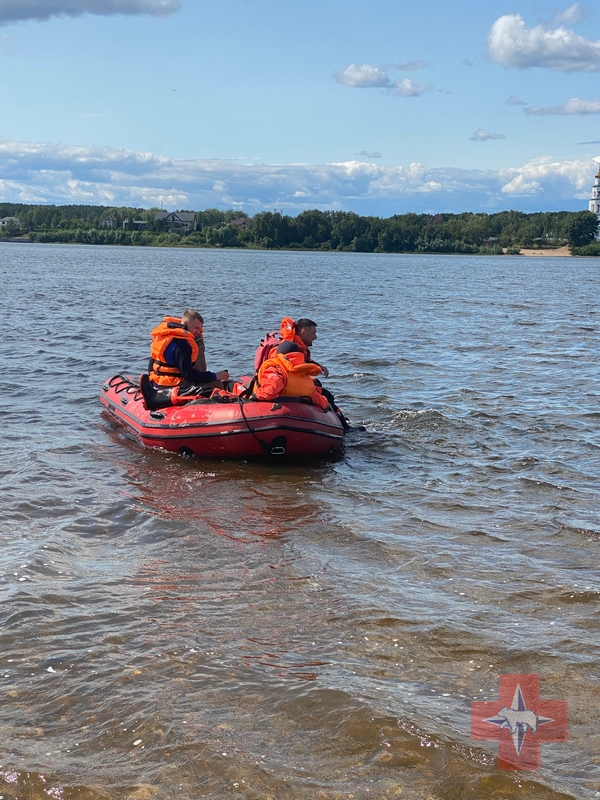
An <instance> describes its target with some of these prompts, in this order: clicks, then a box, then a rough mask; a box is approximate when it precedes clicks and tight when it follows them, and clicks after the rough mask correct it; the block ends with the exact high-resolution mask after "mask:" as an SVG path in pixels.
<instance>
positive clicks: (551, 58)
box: [488, 14, 600, 72]
mask: <svg viewBox="0 0 600 800" xmlns="http://www.w3.org/2000/svg"><path fill="white" fill-rule="evenodd" d="M488 56H489V59H490V61H493V62H494V63H496V64H502V65H503V66H505V67H517V68H518V69H525V68H527V67H545V68H546V69H552V70H559V71H562V72H598V71H600V41H598V42H590V41H588V40H587V39H584V38H583V37H582V36H579V34H577V33H575V32H574V31H572V30H570V29H569V28H565V27H562V26H561V27H558V28H549V27H547V26H546V25H536V26H535V27H534V28H526V27H525V21H524V19H523V17H522V16H521V15H520V14H507V15H505V16H503V17H500V18H499V19H497V20H496V22H494V24H493V25H492V29H491V31H490V34H489V36H488Z"/></svg>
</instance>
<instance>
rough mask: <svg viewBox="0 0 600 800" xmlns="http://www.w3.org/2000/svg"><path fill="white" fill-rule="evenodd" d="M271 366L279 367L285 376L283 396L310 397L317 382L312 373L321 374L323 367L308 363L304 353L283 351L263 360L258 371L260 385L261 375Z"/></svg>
mask: <svg viewBox="0 0 600 800" xmlns="http://www.w3.org/2000/svg"><path fill="white" fill-rule="evenodd" d="M269 367H276V368H278V369H279V370H280V371H281V373H282V374H283V375H284V376H285V387H284V388H283V390H282V392H281V396H283V397H310V396H311V395H312V393H313V392H314V391H315V382H314V381H313V379H312V378H311V375H319V374H320V373H321V367H320V366H319V365H318V364H306V363H305V361H304V354H303V353H287V355H285V356H284V355H281V353H280V354H279V355H278V356H277V355H276V356H274V357H273V358H268V359H267V360H266V361H264V362H263V364H262V366H261V368H260V369H259V371H258V376H257V379H258V385H259V386H260V381H261V377H262V375H263V374H264V372H265V370H266V369H268V368H269Z"/></svg>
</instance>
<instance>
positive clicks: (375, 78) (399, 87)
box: [333, 64, 433, 97]
mask: <svg viewBox="0 0 600 800" xmlns="http://www.w3.org/2000/svg"><path fill="white" fill-rule="evenodd" d="M393 68H394V69H397V67H393ZM386 69H392V67H390V66H389V65H388V66H387V67H385V69H379V67H373V66H371V64H350V65H349V66H348V67H346V69H344V70H342V71H341V72H336V73H334V76H333V77H334V79H335V80H336V81H337V82H338V83H341V84H342V85H344V86H351V87H352V88H353V89H385V90H386V91H387V92H388V93H389V94H395V95H397V96H399V97H421V95H423V94H425V92H431V91H433V86H425V85H424V84H422V83H418V82H417V81H413V80H412V78H400V80H397V81H393V80H392V79H391V78H390V76H389V75H388V74H387V72H386V71H385V70H386Z"/></svg>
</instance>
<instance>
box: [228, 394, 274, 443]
mask: <svg viewBox="0 0 600 800" xmlns="http://www.w3.org/2000/svg"><path fill="white" fill-rule="evenodd" d="M244 394H245V392H244ZM238 403H239V406H240V413H241V415H242V419H243V420H244V422H245V423H246V427H247V428H248V430H249V431H250V433H251V434H252V436H254V438H255V439H256V441H257V442H258V443H259V445H260V446H261V448H262V449H263V451H264V452H265V453H267V455H270V456H283V455H285V447H283V446H282V445H280V444H273V443H271V444H270V445H269V444H267V443H266V442H265V441H264V439H260V438H259V437H258V436H257V435H256V432H255V431H254V429H253V428H252V427H251V426H250V423H249V422H248V418H247V417H246V412H245V411H244V398H243V397H242V396H241V395H240V396H239V397H238ZM278 438H280V437H277V436H276V437H275V439H278ZM275 439H274V440H273V441H275Z"/></svg>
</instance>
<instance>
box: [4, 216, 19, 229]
mask: <svg viewBox="0 0 600 800" xmlns="http://www.w3.org/2000/svg"><path fill="white" fill-rule="evenodd" d="M0 225H2V226H3V227H5V226H6V227H7V226H8V225H12V227H13V228H20V227H21V220H20V219H17V218H16V217H2V219H0Z"/></svg>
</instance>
